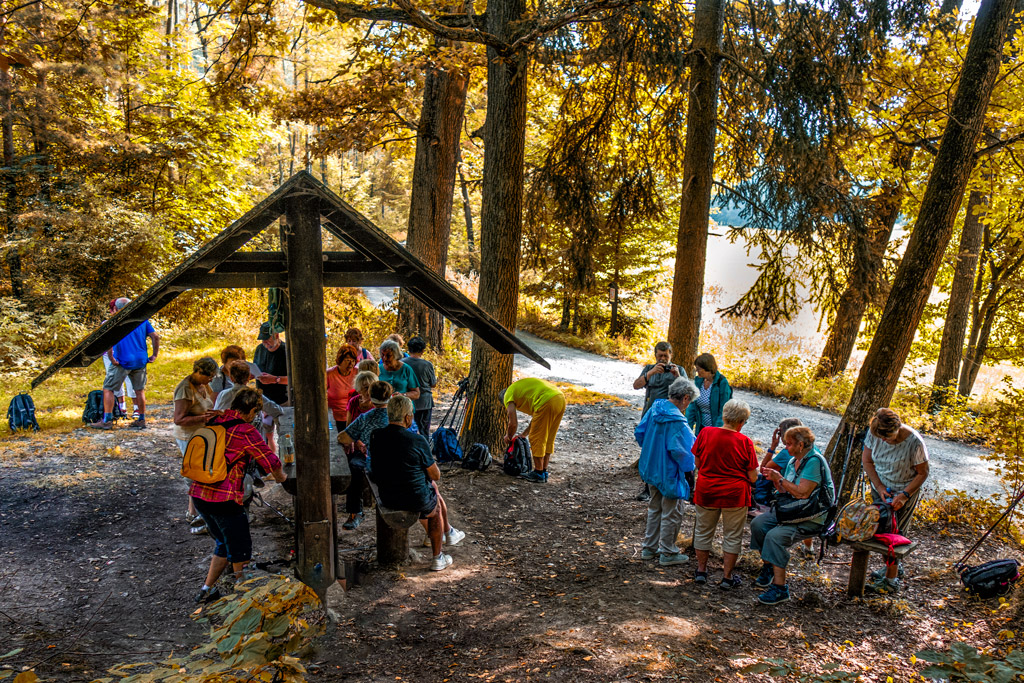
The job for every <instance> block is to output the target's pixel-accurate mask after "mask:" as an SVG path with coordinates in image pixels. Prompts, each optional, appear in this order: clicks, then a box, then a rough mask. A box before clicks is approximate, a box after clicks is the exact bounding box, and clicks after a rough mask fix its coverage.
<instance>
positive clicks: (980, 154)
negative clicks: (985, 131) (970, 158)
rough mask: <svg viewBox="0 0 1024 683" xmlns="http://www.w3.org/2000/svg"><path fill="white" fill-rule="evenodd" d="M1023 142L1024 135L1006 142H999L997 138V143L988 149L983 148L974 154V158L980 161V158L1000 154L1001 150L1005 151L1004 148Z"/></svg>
mask: <svg viewBox="0 0 1024 683" xmlns="http://www.w3.org/2000/svg"><path fill="white" fill-rule="evenodd" d="M1021 140H1024V133H1018V134H1017V135H1014V136H1013V137H1011V138H1007V139H1005V140H998V138H997V142H993V143H992V144H991V145H989V146H988V147H982V148H981V149H979V150H978V151H977V152H975V153H974V158H975V159H978V158H980V157H983V156H987V155H989V154H993V153H995V152H998V151H999V150H1001V149H1003V148H1004V147H1008V146H1010V145H1012V144H1013V143H1015V142H1020V141H1021Z"/></svg>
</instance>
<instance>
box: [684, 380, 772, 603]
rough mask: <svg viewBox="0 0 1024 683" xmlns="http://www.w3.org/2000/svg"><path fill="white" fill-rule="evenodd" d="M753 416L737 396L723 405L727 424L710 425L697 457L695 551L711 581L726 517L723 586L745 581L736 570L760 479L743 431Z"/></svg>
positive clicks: (701, 575) (700, 576) (701, 578)
mask: <svg viewBox="0 0 1024 683" xmlns="http://www.w3.org/2000/svg"><path fill="white" fill-rule="evenodd" d="M749 419H750V406H749V405H747V404H746V403H745V402H744V401H741V400H739V399H735V398H734V399H732V400H730V401H729V402H727V403H726V404H725V405H724V406H723V407H722V426H721V427H712V426H705V427H704V428H703V429H701V430H700V432H698V433H697V441H696V443H695V444H694V445H693V454H694V455H695V456H696V457H697V487H696V491H695V495H694V503H696V506H697V529H696V532H695V533H694V536H693V549H694V550H695V551H696V552H697V571H696V574H695V575H694V580H695V581H696V582H697V583H707V581H708V571H707V566H708V555H709V553H710V551H711V542H712V541H713V540H714V538H715V529H717V528H718V520H719V518H721V520H722V536H723V538H722V581H721V583H719V584H718V587H719V588H723V589H729V588H735V587H736V586H738V585H740V583H742V580H741V579H740V577H739V576H738V575H737V574H736V573H735V572H733V568H734V567H735V566H736V560H737V558H739V555H740V551H741V550H743V527H744V525H745V524H746V523H747V510H748V509H749V508H750V505H751V502H752V500H753V499H752V498H751V495H750V485H751V484H753V483H754V481H756V480H757V455H756V454H755V453H754V442H753V441H751V440H750V439H749V438H747V437H746V436H744V435H743V434H740V430H741V429H743V425H745V424H746V423H747V420H749Z"/></svg>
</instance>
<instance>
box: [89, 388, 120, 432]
mask: <svg viewBox="0 0 1024 683" xmlns="http://www.w3.org/2000/svg"><path fill="white" fill-rule="evenodd" d="M113 416H114V419H115V420H120V419H121V418H124V417H128V416H127V415H125V412H124V411H123V410H121V404H120V403H118V402H117V401H116V400H115V401H114V412H113ZM102 419H103V390H102V389H93V390H92V391H90V392H89V395H88V396H86V398H85V410H83V411H82V422H84V423H85V424H92V423H93V422H99V421H100V420H102Z"/></svg>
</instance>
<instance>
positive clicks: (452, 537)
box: [444, 527, 466, 545]
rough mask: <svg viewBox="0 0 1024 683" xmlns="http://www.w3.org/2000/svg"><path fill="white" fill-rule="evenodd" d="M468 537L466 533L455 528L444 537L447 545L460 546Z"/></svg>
mask: <svg viewBox="0 0 1024 683" xmlns="http://www.w3.org/2000/svg"><path fill="white" fill-rule="evenodd" d="M465 537H466V532H465V531H459V530H458V529H456V528H455V527H452V528H451V529H449V530H448V533H447V534H445V536H444V542H445V545H458V544H459V541H461V540H462V539H464V538H465Z"/></svg>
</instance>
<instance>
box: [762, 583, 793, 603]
mask: <svg viewBox="0 0 1024 683" xmlns="http://www.w3.org/2000/svg"><path fill="white" fill-rule="evenodd" d="M757 601H758V602H760V603H761V604H762V605H778V604H779V603H780V602H789V586H788V585H785V586H780V585H778V584H776V583H773V584H772V585H770V586H768V590H766V591H765V592H764V593H761V594H760V595H758V596H757Z"/></svg>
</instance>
